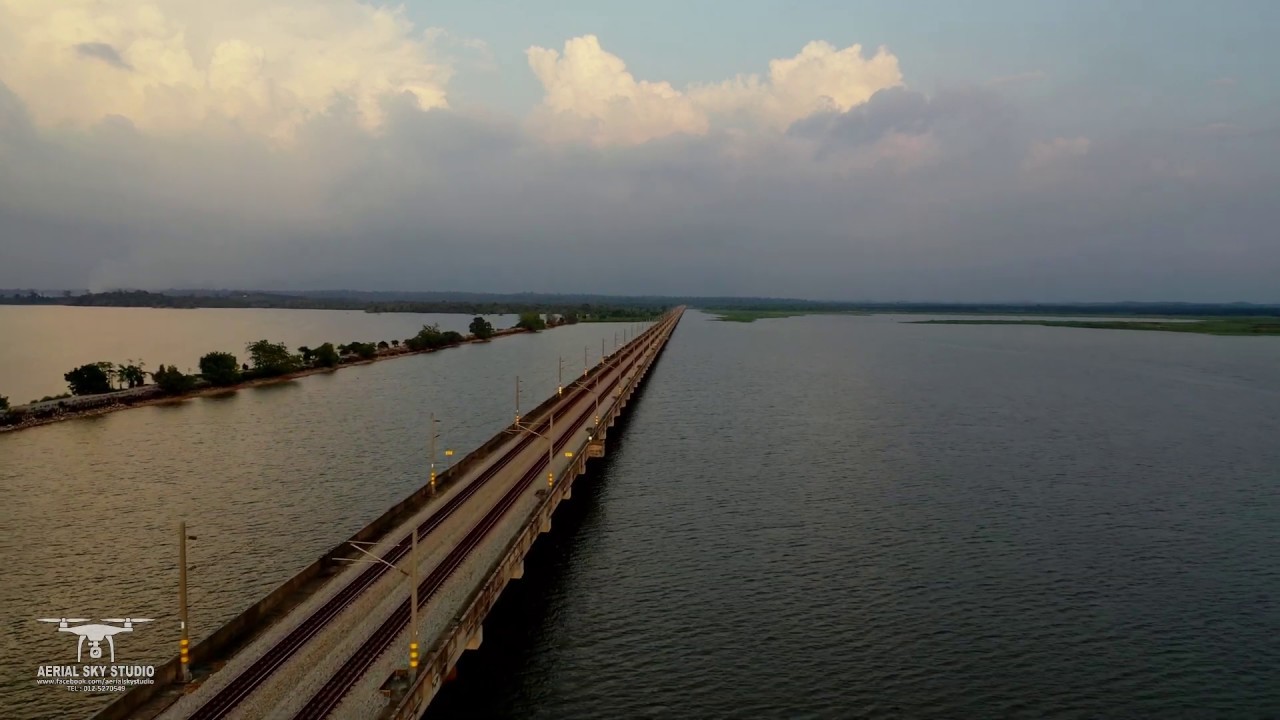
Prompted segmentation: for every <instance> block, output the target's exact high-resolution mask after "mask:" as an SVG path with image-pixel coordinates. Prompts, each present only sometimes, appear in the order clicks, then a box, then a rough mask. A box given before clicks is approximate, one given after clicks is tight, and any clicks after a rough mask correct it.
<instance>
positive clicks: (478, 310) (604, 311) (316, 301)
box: [0, 290, 667, 322]
mask: <svg viewBox="0 0 1280 720" xmlns="http://www.w3.org/2000/svg"><path fill="white" fill-rule="evenodd" d="M480 297H486V296H480ZM488 297H490V298H492V297H501V296H488ZM0 305H73V306H86V307H147V308H287V309H299V310H301V309H307V310H363V311H364V312H371V313H392V312H407V313H450V314H472V315H520V314H524V313H537V314H548V315H560V316H562V317H565V318H569V317H573V318H574V322H577V321H578V320H579V319H581V320H584V321H592V322H612V321H618V322H622V321H632V320H647V319H653V318H656V317H658V316H660V315H661V314H662V313H663V312H665V311H666V310H667V308H666V307H658V306H654V305H652V304H649V303H646V304H643V305H636V304H630V303H627V302H626V301H625V298H618V299H616V300H614V301H612V302H610V303H600V302H594V303H592V302H586V303H578V304H570V303H569V302H563V301H556V300H553V301H543V302H536V301H525V300H507V299H503V300H497V299H466V300H369V299H363V298H358V297H324V296H315V295H288V294H283V293H267V292H246V293H223V294H207V295H201V294H177V293H158V292H149V291H146V290H112V291H109V292H100V293H85V294H82V295H73V294H71V292H70V291H64V292H63V293H62V294H61V295H56V296H47V295H40V294H38V293H36V292H34V291H28V292H25V293H23V292H16V293H12V294H0Z"/></svg>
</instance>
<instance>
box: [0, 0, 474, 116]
mask: <svg viewBox="0 0 1280 720" xmlns="http://www.w3.org/2000/svg"><path fill="white" fill-rule="evenodd" d="M0 47H3V48H5V51H4V52H0V82H3V83H5V84H6V85H7V86H8V87H9V88H10V89H11V90H12V91H13V92H15V93H16V94H17V95H18V96H19V97H20V98H22V100H23V102H24V103H26V105H27V107H28V109H29V111H30V113H31V116H32V117H33V118H34V120H35V121H36V122H37V123H38V124H40V125H43V126H53V125H70V126H75V127H87V126H90V125H93V124H94V123H96V122H98V121H100V120H101V119H102V118H104V117H107V116H118V117H122V118H126V119H128V120H129V121H130V122H131V123H133V124H134V125H135V126H137V127H139V128H143V129H146V130H160V131H167V132H183V131H189V130H192V129H193V128H197V127H200V126H202V125H204V124H206V123H209V122H214V123H230V124H234V125H236V126H237V127H241V128H244V129H247V130H250V131H252V132H257V133H261V134H266V135H271V136H273V137H277V138H287V137H290V136H292V134H293V132H294V131H295V130H296V129H297V128H298V127H300V126H301V125H302V124H303V123H305V122H307V121H308V120H309V119H311V118H314V117H316V116H318V115H321V114H323V113H324V112H326V111H327V110H328V109H329V107H330V105H331V104H332V103H333V102H334V101H335V99H348V100H349V101H350V102H352V103H353V104H354V107H355V109H356V112H357V113H358V116H359V118H360V121H361V123H362V124H363V125H364V126H365V127H366V128H372V127H376V126H377V125H378V124H379V123H380V122H381V120H382V108H381V99H382V98H383V97H385V96H386V95H388V94H407V95H408V96H410V97H412V98H413V100H414V102H416V104H417V105H418V106H419V107H420V108H423V109H426V108H432V107H444V106H445V105H447V102H446V93H445V87H446V83H447V81H448V79H449V74H450V70H449V68H448V67H447V66H446V65H444V64H442V63H440V62H438V61H437V60H436V59H435V58H434V56H433V53H432V49H431V45H430V43H429V42H428V41H427V37H426V36H425V34H423V33H419V32H416V31H415V30H414V27H413V25H412V23H410V22H409V21H408V20H407V19H406V18H405V17H404V15H403V13H402V12H400V11H399V10H395V9H388V8H380V7H375V6H372V5H365V4H361V3H359V2H355V0H280V1H278V2H271V3H261V2H257V1H256V0H226V1H225V2H220V3H214V4H209V3H204V2H199V1H198V0H173V1H172V2H166V3H163V4H157V3H153V2H149V1H148V0H113V2H109V3H106V2H97V1H96V0H59V1H58V2H44V1H43V0H0Z"/></svg>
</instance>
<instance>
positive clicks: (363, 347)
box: [338, 341, 385, 360]
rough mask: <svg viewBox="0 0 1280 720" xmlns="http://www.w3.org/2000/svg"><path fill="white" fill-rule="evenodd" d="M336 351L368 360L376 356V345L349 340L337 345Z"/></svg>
mask: <svg viewBox="0 0 1280 720" xmlns="http://www.w3.org/2000/svg"><path fill="white" fill-rule="evenodd" d="M384 344H385V343H384ZM338 352H339V353H342V354H343V355H355V356H356V357H358V358H360V359H361V360H368V359H370V358H373V357H377V355H378V346H377V345H375V344H374V343H368V342H359V341H356V342H349V343H347V344H346V345H339V346H338Z"/></svg>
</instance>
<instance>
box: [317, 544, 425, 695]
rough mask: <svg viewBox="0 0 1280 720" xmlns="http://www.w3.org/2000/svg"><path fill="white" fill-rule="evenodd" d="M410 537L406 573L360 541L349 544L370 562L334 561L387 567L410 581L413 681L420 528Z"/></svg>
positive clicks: (411, 675) (413, 674)
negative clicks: (369, 549)
mask: <svg viewBox="0 0 1280 720" xmlns="http://www.w3.org/2000/svg"><path fill="white" fill-rule="evenodd" d="M409 536H410V537H411V538H413V540H412V541H411V544H410V547H409V570H408V571H405V569H404V568H402V567H400V566H399V565H393V564H392V563H389V562H387V561H386V560H383V559H382V558H380V557H378V556H377V555H374V554H373V553H371V552H369V551H368V550H365V549H364V548H362V547H360V546H361V545H374V544H376V543H372V542H365V541H360V540H348V541H347V544H348V545H350V546H351V547H353V548H355V549H356V550H358V551H359V552H361V553H363V554H364V555H366V556H368V557H369V558H371V559H370V560H361V559H360V558H341V557H340V558H334V559H335V560H337V561H339V562H349V563H354V564H365V565H386V566H387V567H389V568H391V569H392V570H395V571H397V572H399V573H400V574H402V575H404V576H405V577H406V578H407V579H408V580H409V679H410V680H413V679H414V678H415V677H417V675H418V528H416V527H415V528H413V530H412V531H410V533H409Z"/></svg>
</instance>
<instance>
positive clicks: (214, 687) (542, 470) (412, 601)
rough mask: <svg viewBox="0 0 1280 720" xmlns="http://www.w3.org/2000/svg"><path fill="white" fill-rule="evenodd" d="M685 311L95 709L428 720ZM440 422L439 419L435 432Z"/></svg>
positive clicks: (186, 716)
mask: <svg viewBox="0 0 1280 720" xmlns="http://www.w3.org/2000/svg"><path fill="white" fill-rule="evenodd" d="M683 311H684V308H683V307H678V308H675V309H674V310H672V311H670V312H669V313H667V314H666V315H664V316H663V317H662V318H661V319H660V320H659V321H658V322H656V323H654V324H653V325H651V326H650V327H649V328H647V329H646V330H645V331H644V332H643V333H641V334H639V335H638V336H637V337H635V338H634V339H632V340H631V341H630V342H628V343H626V344H625V345H624V346H623V347H621V348H619V349H618V350H616V351H615V352H614V353H613V354H611V355H608V356H606V357H603V358H602V359H601V362H600V363H599V364H597V365H596V366H595V367H594V368H590V369H588V370H586V371H585V372H584V373H583V375H582V376H581V377H579V378H578V379H576V380H575V381H574V382H572V383H570V384H569V385H567V386H565V387H563V388H560V389H559V390H558V391H557V393H556V395H553V396H552V397H551V398H549V399H547V400H546V401H545V402H543V403H542V404H541V405H539V406H538V407H536V408H534V409H533V410H532V411H530V412H529V413H527V414H526V415H524V416H519V415H517V416H516V418H515V421H514V422H513V423H512V424H511V425H509V426H508V427H507V428H506V429H505V430H503V431H502V432H500V433H499V434H498V435H496V436H495V437H494V438H492V439H491V440H489V441H488V442H486V443H485V444H483V445H482V446H480V447H479V448H477V449H476V450H475V451H473V452H471V453H470V454H469V455H468V456H467V457H465V458H463V459H462V460H461V461H459V462H457V463H455V464H454V465H452V466H451V467H450V468H449V469H448V470H446V471H445V472H443V473H441V474H440V475H439V476H438V477H437V476H436V474H435V472H434V470H433V471H432V473H431V476H430V478H429V479H428V480H427V482H426V483H425V484H424V485H423V486H422V487H421V488H419V489H418V490H417V491H415V492H414V493H413V494H412V495H410V496H409V497H408V498H406V499H405V500H404V501H402V502H401V503H399V504H397V505H396V506H395V507H392V508H390V509H389V510H388V511H387V512H386V513H384V514H383V515H382V516H381V517H380V518H378V519H377V520H375V521H374V522H372V523H370V524H369V525H368V526H366V527H365V528H364V529H363V530H361V531H360V532H359V533H357V534H356V535H355V536H353V537H352V538H351V539H350V540H348V541H346V542H344V543H342V544H341V545H339V546H337V547H336V548H334V550H333V551H332V552H330V553H327V554H326V556H325V557H323V558H321V559H320V560H318V561H316V562H315V563H313V564H312V565H311V566H308V567H307V568H305V569H304V570H302V571H301V572H299V573H298V575H296V576H295V577H294V578H292V579H291V580H289V581H288V582H286V583H285V584H284V585H282V586H281V587H280V588H278V589H276V590H275V591H273V592H272V593H271V594H270V595H268V596H267V597H266V598H263V599H262V600H261V601H259V602H258V603H256V604H254V605H253V606H252V607H250V608H249V609H247V610H246V611H245V612H244V613H242V614H241V615H240V616H238V617H237V618H235V619H234V620H232V621H231V622H230V623H228V624H227V625H225V626H223V627H222V628H220V629H219V630H218V631H217V632H215V633H214V634H213V635H211V636H210V637H208V638H205V639H204V640H202V641H201V642H200V643H199V644H196V645H194V646H190V647H189V648H188V646H187V644H186V641H185V640H184V641H183V642H182V644H181V646H180V654H179V656H178V657H175V658H174V659H173V660H171V661H170V662H168V663H166V664H165V665H163V666H161V667H159V668H157V669H156V684H155V685H151V686H140V687H137V688H135V689H133V690H131V691H130V692H129V693H126V694H125V695H123V696H121V698H119V699H118V700H116V701H115V702H114V703H112V704H111V705H108V706H107V707H106V708H105V709H104V710H103V711H102V712H100V713H98V715H97V716H96V718H95V720H116V719H117V718H146V719H148V720H150V719H151V718H161V719H162V720H219V719H221V718H228V719H235V720H241V719H244V720H256V719H258V718H264V719H265V718H272V719H274V718H281V719H283V720H319V719H320V718H336V719H342V718H353V719H354V718H360V719H362V720H363V719H367V718H379V719H380V720H391V719H392V718H394V719H396V720H404V719H409V718H419V717H422V716H423V714H424V713H425V712H426V710H427V707H428V705H429V704H430V702H431V700H432V698H434V697H435V695H436V693H438V692H439V691H440V689H441V687H442V686H443V685H444V683H446V682H447V681H448V680H449V679H450V678H451V674H452V673H453V672H454V668H455V666H456V664H457V662H458V660H459V659H460V658H461V656H462V654H463V653H464V652H466V651H467V650H474V649H477V648H479V647H480V645H481V643H483V641H484V620H485V617H486V616H487V615H488V613H489V611H490V609H492V607H493V606H494V604H495V603H496V601H497V599H498V597H499V595H500V594H501V593H502V591H503V589H504V588H505V587H506V586H507V584H508V583H509V582H510V581H512V580H516V579H519V578H521V577H523V575H524V558H525V555H526V554H527V553H528V552H529V551H530V549H531V547H532V546H533V544H534V542H535V541H536V540H537V538H538V536H539V535H541V534H543V533H546V532H548V531H550V529H551V523H552V517H553V516H554V514H555V511H556V508H557V506H559V504H560V503H561V502H563V501H564V500H567V499H569V498H570V497H571V496H572V493H573V484H574V480H575V479H576V478H577V477H578V476H580V475H582V474H583V473H584V472H586V469H587V465H588V462H589V460H590V459H591V458H596V457H602V456H603V455H604V451H605V440H606V438H607V437H608V435H609V432H610V428H611V427H613V426H614V424H615V422H616V421H617V419H618V418H619V417H620V416H621V414H622V413H623V412H624V411H625V409H626V407H627V403H628V401H629V400H630V399H631V398H632V396H633V394H634V393H635V391H636V390H637V388H638V387H639V386H640V384H641V382H642V381H643V380H644V378H645V375H646V373H648V371H649V369H650V368H651V367H652V366H653V363H654V362H655V361H656V360H657V358H658V357H659V356H660V355H661V353H662V350H663V349H664V347H665V345H666V342H667V340H668V338H669V337H670V336H671V333H672V332H673V331H674V329H675V327H676V325H677V323H679V321H680V317H681V314H682V313H683ZM432 432H433V433H434V429H433V430H432Z"/></svg>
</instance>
